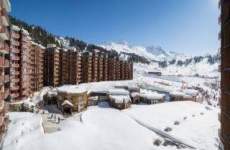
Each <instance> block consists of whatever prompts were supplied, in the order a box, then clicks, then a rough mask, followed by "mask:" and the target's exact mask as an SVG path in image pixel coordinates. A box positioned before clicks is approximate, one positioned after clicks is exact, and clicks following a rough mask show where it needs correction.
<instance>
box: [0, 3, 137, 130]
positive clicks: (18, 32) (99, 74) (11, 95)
mask: <svg viewBox="0 0 230 150" xmlns="http://www.w3.org/2000/svg"><path fill="white" fill-rule="evenodd" d="M10 11H11V4H10V2H9V0H0V15H1V16H0V74H1V75H0V133H4V130H5V126H6V125H5V122H6V117H5V104H4V102H5V101H8V102H15V101H18V100H22V99H25V98H28V97H30V96H32V94H33V93H34V92H35V91H39V90H40V89H41V88H42V87H44V86H54V87H56V86H61V85H65V84H79V83H88V82H98V81H109V80H129V79H132V78H133V64H132V62H130V61H127V60H121V59H120V58H119V57H118V56H111V54H110V53H109V52H101V51H99V50H96V49H95V50H93V51H91V52H88V51H85V52H81V51H80V50H78V49H76V48H60V47H57V46H56V45H54V44H49V45H47V47H44V46H42V45H40V44H38V43H35V42H33V40H32V39H31V37H30V35H29V33H28V31H26V30H25V29H23V28H20V27H18V26H15V25H11V24H10V21H9V17H8V13H9V12H10Z"/></svg>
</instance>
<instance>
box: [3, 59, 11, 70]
mask: <svg viewBox="0 0 230 150" xmlns="http://www.w3.org/2000/svg"><path fill="white" fill-rule="evenodd" d="M4 66H5V68H8V67H10V61H9V60H7V59H5V62H4Z"/></svg>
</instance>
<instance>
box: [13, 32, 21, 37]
mask: <svg viewBox="0 0 230 150" xmlns="http://www.w3.org/2000/svg"><path fill="white" fill-rule="evenodd" d="M11 37H12V38H14V39H19V38H20V34H18V33H16V32H13V33H12V34H11Z"/></svg>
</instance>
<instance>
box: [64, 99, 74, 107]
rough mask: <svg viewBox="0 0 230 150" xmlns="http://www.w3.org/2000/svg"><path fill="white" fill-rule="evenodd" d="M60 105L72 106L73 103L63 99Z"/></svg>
mask: <svg viewBox="0 0 230 150" xmlns="http://www.w3.org/2000/svg"><path fill="white" fill-rule="evenodd" d="M61 105H62V106H64V105H69V106H71V107H73V104H72V103H71V102H70V101H68V100H65V101H64V102H63V103H62V104H61Z"/></svg>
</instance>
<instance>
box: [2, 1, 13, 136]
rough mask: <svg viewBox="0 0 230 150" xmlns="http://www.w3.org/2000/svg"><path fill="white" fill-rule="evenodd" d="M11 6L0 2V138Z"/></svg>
mask: <svg viewBox="0 0 230 150" xmlns="http://www.w3.org/2000/svg"><path fill="white" fill-rule="evenodd" d="M10 10H11V6H10V2H9V1H8V0H0V12H1V18H0V138H1V140H2V136H3V134H4V132H5V129H6V123H5V120H6V117H5V103H4V100H8V99H9V87H10V84H9V73H10V70H9V51H10V48H9V43H10V42H9V40H10V35H9V29H8V26H9V18H8V12H10Z"/></svg>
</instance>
